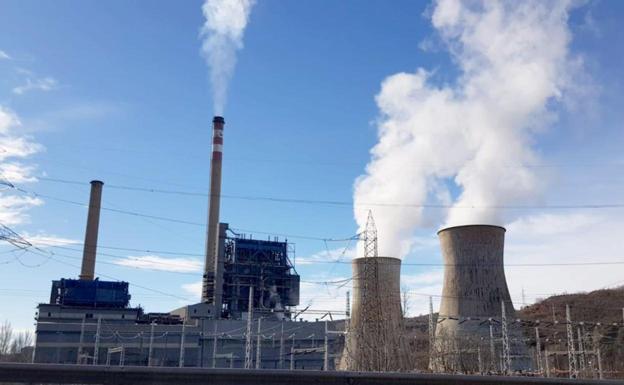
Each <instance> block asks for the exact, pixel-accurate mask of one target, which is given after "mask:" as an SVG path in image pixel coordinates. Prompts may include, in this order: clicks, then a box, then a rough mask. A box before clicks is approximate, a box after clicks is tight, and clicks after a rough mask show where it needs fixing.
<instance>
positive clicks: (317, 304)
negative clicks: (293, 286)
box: [297, 274, 353, 320]
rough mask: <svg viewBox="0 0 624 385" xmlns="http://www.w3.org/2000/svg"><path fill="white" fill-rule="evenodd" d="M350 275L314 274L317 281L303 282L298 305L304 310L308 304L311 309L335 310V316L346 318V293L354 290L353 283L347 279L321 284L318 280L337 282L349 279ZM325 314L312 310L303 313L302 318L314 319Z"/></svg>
mask: <svg viewBox="0 0 624 385" xmlns="http://www.w3.org/2000/svg"><path fill="white" fill-rule="evenodd" d="M348 278H350V277H344V276H342V277H341V276H328V275H324V274H317V275H315V276H314V279H315V281H314V282H315V283H312V282H306V281H305V280H304V282H301V287H300V297H299V298H300V301H299V306H298V307H297V308H298V309H299V310H303V309H304V308H305V307H306V306H308V305H309V306H310V310H325V311H329V312H333V317H334V318H344V312H345V309H346V301H347V300H346V295H347V291H351V292H352V293H353V290H352V283H351V282H350V281H347V282H345V283H340V284H337V283H327V284H319V283H317V282H321V281H326V282H336V281H343V280H348ZM322 316H323V314H318V312H316V311H315V312H311V313H310V314H306V313H305V312H304V313H303V314H302V315H301V318H303V319H307V320H313V319H315V318H320V317H322Z"/></svg>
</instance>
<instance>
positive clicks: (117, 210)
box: [15, 187, 353, 242]
mask: <svg viewBox="0 0 624 385" xmlns="http://www.w3.org/2000/svg"><path fill="white" fill-rule="evenodd" d="M15 189H16V190H17V191H19V192H21V193H24V194H27V195H30V196H33V197H39V198H45V199H50V200H54V201H57V202H62V203H66V204H71V205H75V206H80V207H89V205H88V204H85V203H82V202H77V201H72V200H69V199H64V198H58V197H55V196H51V195H47V194H40V193H37V192H35V191H29V190H25V189H23V188H19V187H15ZM100 208H101V210H105V211H110V212H114V213H118V214H124V215H130V216H134V217H141V218H149V219H156V220H160V221H166V222H172V223H179V224H185V225H192V226H201V227H205V226H206V224H205V223H200V222H193V221H188V220H184V219H178V218H170V217H163V216H158V215H151V214H145V213H140V212H136V211H130V210H123V209H116V208H111V207H103V206H102V207H100ZM232 230H236V231H240V232H248V233H255V234H267V235H275V236H282V237H286V238H295V239H308V240H315V241H327V242H340V241H346V240H349V239H351V238H353V237H350V238H338V239H336V238H322V237H313V236H307V235H297V234H285V233H275V232H263V231H256V230H246V229H237V228H232Z"/></svg>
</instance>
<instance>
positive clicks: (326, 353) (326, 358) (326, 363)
mask: <svg viewBox="0 0 624 385" xmlns="http://www.w3.org/2000/svg"><path fill="white" fill-rule="evenodd" d="M328 334H329V333H328V329H327V320H325V341H324V342H325V351H324V352H323V370H325V371H328V370H329V341H328V339H327V338H328Z"/></svg>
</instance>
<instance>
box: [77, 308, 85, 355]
mask: <svg viewBox="0 0 624 385" xmlns="http://www.w3.org/2000/svg"><path fill="white" fill-rule="evenodd" d="M86 321H87V316H86V314H85V315H83V316H82V325H80V343H79V344H78V354H77V355H76V364H81V363H82V362H81V361H82V348H83V345H84V332H85V322H86Z"/></svg>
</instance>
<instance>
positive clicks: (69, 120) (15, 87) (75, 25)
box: [0, 0, 624, 328]
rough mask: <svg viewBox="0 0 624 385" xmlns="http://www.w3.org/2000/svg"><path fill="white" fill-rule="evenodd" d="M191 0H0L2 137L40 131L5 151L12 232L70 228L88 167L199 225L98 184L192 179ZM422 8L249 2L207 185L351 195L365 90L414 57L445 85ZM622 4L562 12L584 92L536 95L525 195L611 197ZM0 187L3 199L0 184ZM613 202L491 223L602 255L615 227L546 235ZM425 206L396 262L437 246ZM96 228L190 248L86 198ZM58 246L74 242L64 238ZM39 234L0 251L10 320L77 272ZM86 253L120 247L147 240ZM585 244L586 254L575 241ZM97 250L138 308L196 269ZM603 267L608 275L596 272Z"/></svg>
mask: <svg viewBox="0 0 624 385" xmlns="http://www.w3.org/2000/svg"><path fill="white" fill-rule="evenodd" d="M201 5H202V2H201V1H186V2H173V1H150V2H127V1H109V2H106V4H104V3H102V2H97V1H55V2H36V1H24V0H20V1H11V0H8V1H7V0H5V1H4V2H3V3H2V5H0V50H1V51H2V52H3V53H4V54H5V55H6V56H7V57H5V58H4V59H0V106H2V108H3V109H5V110H6V111H10V112H11V114H13V116H14V117H15V118H16V119H19V121H20V122H21V125H19V126H15V127H14V128H13V129H12V130H13V131H12V132H13V134H12V135H13V136H18V137H28V138H29V140H30V141H31V142H33V143H37V144H39V145H40V146H41V150H40V151H37V152H36V153H34V154H32V155H30V156H27V157H24V158H22V159H19V162H21V163H22V165H26V166H29V167H32V168H33V169H32V170H31V173H30V174H31V175H32V177H38V178H39V180H37V181H30V182H25V183H17V185H19V186H20V187H22V188H23V189H25V190H28V191H33V192H37V193H39V194H41V195H44V196H49V197H53V198H46V197H42V198H41V200H42V202H40V203H41V204H39V205H36V206H34V207H30V208H28V209H27V210H24V211H23V212H21V214H20V215H19V218H18V219H16V220H15V221H14V223H11V228H13V229H14V230H16V231H18V232H19V233H20V234H23V235H25V236H27V237H31V238H37V237H42V236H48V237H55V238H63V239H67V240H77V241H78V242H81V241H82V239H83V237H84V227H85V220H86V208H84V207H80V206H78V205H73V204H68V203H64V202H60V201H58V200H55V199H54V198H62V199H65V200H70V201H75V202H83V203H86V202H87V200H88V193H89V188H88V182H89V180H91V179H101V180H103V181H104V182H105V186H104V196H103V205H104V206H105V207H109V208H115V209H122V210H130V211H134V212H139V213H145V214H150V215H155V216H162V217H169V218H177V219H181V220H185V221H191V222H198V223H203V222H205V218H206V211H207V201H206V199H205V198H204V197H201V196H200V197H198V196H183V195H174V194H158V193H148V192H137V191H127V190H122V189H118V188H113V187H112V186H134V187H144V188H155V189H166V190H181V191H191V192H200V193H201V192H206V191H207V186H208V175H209V154H210V135H211V132H210V128H211V127H210V124H211V123H210V122H211V119H212V115H213V111H212V100H211V92H210V85H209V81H208V69H207V67H206V65H205V63H204V60H203V59H202V57H201V56H200V53H199V51H200V45H201V41H200V38H199V29H200V27H201V25H202V24H203V22H204V19H203V16H202V12H201ZM436 6H437V5H436V3H434V4H426V3H424V2H413V1H395V2H392V4H391V6H389V3H388V2H386V1H367V2H357V1H343V2H339V3H336V2H332V1H319V2H312V1H304V2H299V1H298V2H294V1H291V2H279V1H271V0H265V1H258V3H257V4H256V5H255V6H254V7H253V10H252V13H251V19H250V22H249V25H248V27H247V29H246V31H245V36H244V48H243V49H242V50H240V51H239V52H238V62H237V65H236V70H235V73H234V76H233V79H232V81H231V83H230V85H229V96H228V100H227V105H226V111H225V114H224V115H225V119H226V128H225V155H224V176H223V194H224V195H237V196H252V197H276V198H296V199H304V200H305V199H312V200H332V201H344V202H350V201H352V199H353V186H354V181H355V179H356V178H357V177H358V176H359V175H361V174H362V173H363V172H364V168H365V166H366V164H367V163H368V161H369V159H370V154H369V151H370V149H371V148H372V147H373V146H374V145H375V144H376V143H377V129H378V121H379V119H380V110H379V107H378V105H377V104H376V100H375V96H376V95H378V94H379V92H380V89H381V84H382V82H383V81H384V79H386V78H387V77H389V76H391V75H393V74H396V73H399V72H408V73H413V72H414V71H416V70H417V69H418V68H421V67H422V68H425V69H427V70H428V71H432V75H431V78H430V80H429V81H430V82H431V83H432V84H434V85H437V86H440V87H442V86H444V85H449V84H451V85H452V84H454V82H456V81H457V79H458V76H460V74H461V68H460V66H459V65H458V61H457V57H454V56H453V55H452V54H450V53H449V49H448V46H447V45H445V43H444V42H443V38H442V37H441V34H440V31H439V30H438V29H436V28H435V27H434V26H432V21H431V14H432V12H433V10H434V9H435V8H436ZM622 17H624V5H623V4H622V3H620V2H616V1H589V2H586V3H585V4H583V5H581V6H579V7H576V8H574V9H572V10H571V11H570V19H569V20H568V21H567V22H566V24H567V28H568V29H569V31H570V33H571V39H572V40H571V42H570V43H569V50H570V56H573V57H575V58H582V62H583V65H582V67H583V69H582V76H583V79H584V81H583V83H582V88H583V89H582V92H579V95H581V96H580V97H577V98H575V99H574V98H573V99H571V101H570V102H569V104H566V103H563V102H561V103H558V104H557V105H553V106H552V107H551V106H550V105H549V106H548V108H549V109H550V111H551V112H552V113H553V114H554V115H556V119H551V120H549V122H548V124H546V126H547V128H545V129H544V130H542V131H541V132H539V133H538V134H536V135H533V136H532V137H531V140H530V142H531V143H530V146H531V148H532V149H533V151H534V152H535V153H536V154H539V156H540V161H539V162H538V163H539V164H537V165H533V166H536V167H535V168H537V169H540V170H546V171H547V173H546V174H547V177H548V178H549V183H548V184H547V188H546V192H545V193H543V194H542V195H541V196H540V197H539V199H538V200H539V201H541V202H543V203H547V204H597V203H614V202H616V201H617V202H619V203H622V201H621V196H622V190H623V187H624V179H622V175H621V170H622V166H623V165H624V159H623V156H622V154H621V148H622V144H623V143H624V140H623V139H624V136H623V132H624V131H623V130H622V127H621V121H622V107H623V106H622V96H623V92H624V87H623V85H622V80H621V79H622V68H624V67H623V66H624V55H623V54H622V49H621V47H620V46H619V45H618V44H616V43H614V42H617V41H620V40H621V38H622V34H623V30H624V27H622V26H621V25H620V23H618V20H621V18H622ZM549 103H550V102H549ZM553 104H554V103H553ZM440 151H441V152H443V151H445V149H440ZM409 167H410V166H409V164H408V165H406V168H408V169H409ZM541 176H542V174H540V177H541ZM44 178H54V179H63V180H71V181H78V182H83V183H84V184H83V185H80V184H76V185H74V184H62V183H58V182H53V181H49V180H45V179H44ZM109 186H111V187H109ZM460 193H461V189H460V188H458V187H457V186H451V188H450V194H451V196H452V197H453V198H456V197H457V196H458V195H459V194H460ZM2 194H3V195H4V196H5V197H7V196H10V195H20V194H19V193H14V192H12V191H10V190H4V191H2ZM5 199H6V198H5ZM618 210H619V211H618ZM622 211H623V210H622V209H612V210H603V211H592V210H567V211H561V210H560V211H556V212H552V211H548V210H539V209H534V210H526V211H523V212H520V213H517V212H516V213H513V214H512V216H511V217H508V218H509V220H508V221H507V222H506V223H505V224H507V223H509V224H510V225H511V226H510V229H514V228H516V229H519V230H518V231H517V232H516V233H515V235H514V234H511V232H510V233H508V234H509V238H510V242H511V243H508V255H509V256H510V258H511V260H512V261H516V262H521V261H539V262H544V261H552V262H558V261H560V260H568V259H569V258H573V257H574V258H576V259H578V261H583V260H588V259H590V260H592V261H593V260H596V259H597V258H605V260H613V259H617V257H618V256H619V257H620V259H621V254H619V253H620V250H621V246H624V245H622V244H621V241H617V240H610V241H605V243H606V245H605V246H604V248H601V247H594V248H590V249H588V250H587V251H583V253H580V252H577V253H576V254H575V255H574V256H570V255H561V254H562V253H564V252H566V253H567V252H568V250H566V249H565V248H562V247H560V246H562V245H569V244H570V243H569V241H570V239H579V236H582V237H588V238H587V239H586V244H591V243H592V242H594V241H596V242H598V241H601V242H602V241H603V238H602V235H600V234H598V233H600V231H599V230H601V229H604V228H608V229H614V230H617V229H620V230H621V229H623V228H624V222H622V220H621V219H620V218H619V217H620V216H621V213H622ZM221 213H222V220H223V221H225V222H229V223H230V225H231V226H232V227H234V228H240V229H251V230H255V231H258V232H267V233H275V234H291V235H305V236H310V237H316V238H345V237H349V236H352V235H353V234H355V233H356V232H357V229H358V227H357V224H356V222H355V221H354V217H353V208H352V207H351V206H349V205H345V206H333V205H321V204H302V203H276V202H266V201H254V200H241V199H231V198H224V199H223V200H222V210H221ZM2 218H5V216H2ZM431 218H432V219H431V220H430V221H424V222H423V223H421V224H420V225H419V226H418V228H416V229H414V230H413V232H412V236H415V237H416V239H417V241H416V242H415V245H413V247H412V248H411V250H410V252H409V253H408V254H407V255H406V257H405V259H404V260H405V261H406V262H413V263H415V262H423V263H439V262H440V257H439V252H438V250H437V244H436V239H435V231H436V229H437V228H439V227H440V226H441V225H442V224H443V220H440V218H439V215H438V214H434V215H432V216H431ZM553 223H554V224H555V225H552V224H553ZM557 224H559V225H557ZM551 226H554V227H557V226H561V227H569V228H570V229H571V230H570V231H566V232H563V233H557V234H555V235H554V236H553V235H552V230H544V231H540V229H543V228H550V229H552V227H551ZM100 229H101V231H100V240H99V243H100V245H103V246H111V247H122V248H136V249H140V250H164V251H174V252H180V253H188V254H198V255H201V254H202V253H203V247H204V228H203V227H202V226H195V225H188V224H180V223H173V222H167V221H160V220H154V219H146V218H140V217H134V216H129V215H123V214H119V213H115V212H111V211H104V212H103V213H102V218H101V225H100ZM572 230H574V231H572ZM256 236H257V237H264V236H266V235H264V234H256ZM592 236H593V237H594V238H590V237H592ZM289 239H290V240H291V241H293V242H294V243H295V244H296V250H297V253H296V254H297V258H299V259H300V260H304V259H306V258H307V259H308V261H310V260H325V261H328V260H331V258H335V256H336V255H339V254H340V253H341V251H342V250H343V249H344V248H348V247H349V246H350V245H349V244H348V243H347V242H329V243H328V244H327V245H326V244H325V242H323V241H319V240H309V239H299V238H295V237H290V238H289ZM609 242H610V243H609ZM614 242H615V243H614ZM618 242H619V243H618ZM65 246H66V247H68V248H73V249H76V250H79V249H80V245H65ZM41 247H44V246H43V245H42V246H41ZM573 249H575V250H578V249H579V247H573ZM2 250H3V251H8V250H10V247H9V246H3V247H2ZM46 250H49V251H52V252H55V253H57V254H58V255H57V256H55V257H54V259H50V260H47V258H44V257H40V256H37V255H33V254H24V255H23V256H22V257H20V259H19V260H17V259H14V258H13V256H14V254H13V253H8V254H0V263H3V264H0V272H1V273H0V277H1V278H2V282H3V283H2V285H0V290H1V291H0V301H1V302H2V304H3V305H4V306H3V307H2V308H3V310H2V311H0V319H5V318H6V319H9V320H10V321H11V322H12V323H13V324H14V326H15V327H17V328H30V327H31V326H32V318H31V317H32V315H33V314H34V311H35V305H36V303H38V302H45V301H46V300H47V298H48V295H49V294H48V292H49V287H50V281H51V280H52V279H58V278H60V277H76V276H77V275H78V269H77V268H75V267H72V266H68V265H66V264H62V263H59V262H58V261H57V260H60V261H63V262H65V263H70V264H72V265H76V266H78V265H79V264H80V261H79V257H80V255H81V253H80V251H74V250H65V249H55V248H46ZM554 250H557V251H556V252H553V251H554ZM559 251H560V252H559ZM573 251H574V250H572V251H570V252H573ZM100 252H101V253H108V254H111V255H115V256H117V257H119V258H125V257H128V256H133V257H140V256H145V255H148V254H150V255H151V254H157V253H146V252H140V251H137V252H130V251H125V250H112V249H100ZM593 252H595V253H596V254H597V255H588V253H593ZM61 254H63V255H62V256H61ZM345 254H346V256H345V258H344V259H345V260H348V259H349V257H350V256H351V255H352V254H353V253H352V251H351V250H350V249H349V250H348V251H347V252H346V253H345ZM157 255H158V256H159V257H162V258H185V259H191V260H192V259H196V260H197V261H201V260H202V258H201V257H193V256H186V255H175V254H166V255H165V254H157ZM508 260H509V258H508ZM98 261H103V262H108V263H100V264H98V266H97V272H98V273H100V274H106V275H109V276H112V277H115V278H118V279H123V280H127V281H129V282H131V291H132V295H133V300H132V303H133V304H141V305H143V306H145V307H146V309H147V310H148V311H167V310H168V309H171V308H175V307H178V306H180V305H181V304H182V303H185V301H186V302H192V301H193V300H194V299H196V296H195V295H194V294H192V293H191V292H189V291H188V290H185V289H184V288H183V286H184V285H190V284H194V283H196V282H197V281H198V280H199V279H200V276H201V273H200V272H199V271H197V269H196V268H193V267H190V268H188V269H187V270H186V271H184V272H179V273H175V272H171V271H155V270H150V269H140V268H129V267H124V266H115V265H113V264H110V263H113V262H114V261H119V259H115V257H112V256H106V255H102V254H100V255H99V256H98ZM183 262H184V263H187V264H188V263H190V262H189V261H188V260H186V261H183ZM42 263H43V264H42ZM40 264H42V265H41V266H39V265H40ZM29 266H30V267H29ZM191 266H192V264H191ZM570 269H571V270H570V273H569V274H567V273H566V274H563V273H562V274H561V275H562V277H563V276H566V277H567V276H574V275H576V274H578V273H579V270H578V268H576V270H574V268H570ZM602 269H603V270H599V269H598V268H596V270H595V271H594V270H591V269H588V271H589V270H591V274H589V273H588V274H587V275H588V277H587V278H586V279H582V280H579V279H569V280H565V279H564V278H561V279H560V280H553V281H554V283H553V284H552V285H551V286H548V285H546V286H545V287H543V286H536V287H535V288H534V289H533V290H530V288H531V287H532V286H535V283H534V282H532V281H531V278H530V277H531V276H534V274H535V273H534V272H533V271H530V269H528V268H527V269H524V270H523V272H522V273H518V274H516V275H514V274H515V273H512V275H511V276H514V277H515V276H517V279H516V281H515V282H513V283H510V287H511V290H512V295H514V296H515V297H514V298H517V295H518V294H519V291H520V290H519V289H520V288H521V287H527V288H528V289H527V291H528V292H533V293H535V296H534V297H537V296H539V295H541V294H543V293H544V292H546V293H552V292H554V291H565V290H568V291H573V290H588V289H592V288H597V287H600V286H601V285H607V284H609V283H611V282H607V281H608V280H609V277H611V275H613V276H614V277H617V274H620V276H621V273H622V270H621V268H620V267H619V266H610V267H607V268H605V267H602ZM605 269H607V270H609V272H608V273H609V274H611V275H605V271H604V270H605ZM618 269H619V270H618ZM183 270H184V269H183ZM546 270H548V269H546ZM298 271H299V272H300V273H301V274H302V276H303V277H302V279H303V280H307V281H324V280H331V279H339V278H344V277H348V276H349V275H350V268H349V266H348V265H345V264H328V263H318V264H300V265H298ZM439 273H440V269H436V268H433V269H432V268H423V267H417V266H405V267H404V269H403V274H404V282H405V283H406V284H407V285H408V286H409V287H410V288H411V289H413V290H414V292H415V293H421V292H422V293H430V292H436V291H439V284H440V277H439ZM554 273H556V272H555V271H552V270H550V271H549V272H545V273H544V274H550V276H552V275H553V274H554ZM523 274H524V275H523ZM592 277H593V278H592ZM536 279H537V278H536ZM615 280H617V278H615ZM133 284H136V285H141V286H144V287H149V288H154V289H157V290H160V291H164V292H167V293H171V294H173V295H175V296H177V297H172V296H163V295H159V294H156V293H154V292H150V291H148V290H145V289H141V288H138V287H136V286H132V285H133ZM187 288H188V287H187ZM304 290H307V291H306V293H308V294H306V295H308V297H307V298H306V301H307V300H310V299H313V300H314V307H316V308H327V307H332V308H337V309H342V308H343V305H342V301H343V289H340V290H337V289H336V288H334V287H324V286H318V287H317V286H315V285H312V284H307V285H306V286H305V287H304ZM417 296H418V294H415V297H414V305H413V312H415V313H418V312H420V311H422V310H424V307H422V306H424V305H423V304H424V302H423V298H420V297H417ZM179 297H183V298H179Z"/></svg>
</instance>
